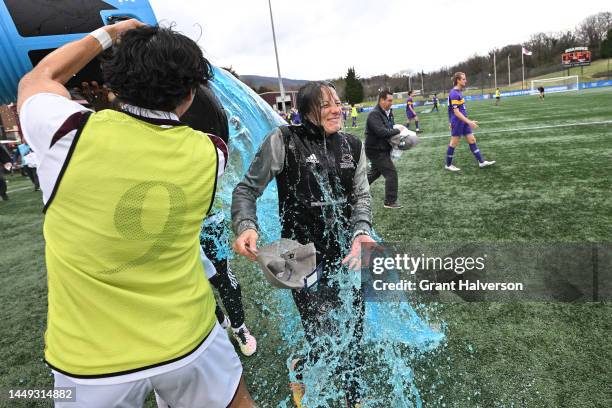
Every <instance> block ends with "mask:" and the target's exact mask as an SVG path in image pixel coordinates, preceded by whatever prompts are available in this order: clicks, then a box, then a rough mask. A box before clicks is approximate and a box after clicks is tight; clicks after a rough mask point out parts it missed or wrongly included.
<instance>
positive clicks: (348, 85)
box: [344, 67, 363, 105]
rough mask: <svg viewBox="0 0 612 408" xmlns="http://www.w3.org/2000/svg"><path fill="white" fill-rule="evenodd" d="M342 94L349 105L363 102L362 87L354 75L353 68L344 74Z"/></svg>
mask: <svg viewBox="0 0 612 408" xmlns="http://www.w3.org/2000/svg"><path fill="white" fill-rule="evenodd" d="M344 81H345V88H344V93H345V95H346V100H347V102H348V103H350V104H351V105H353V104H356V103H360V102H361V101H363V85H362V84H361V81H360V80H359V78H358V77H357V74H355V68H352V67H351V68H349V69H348V72H347V73H346V79H345V80H344Z"/></svg>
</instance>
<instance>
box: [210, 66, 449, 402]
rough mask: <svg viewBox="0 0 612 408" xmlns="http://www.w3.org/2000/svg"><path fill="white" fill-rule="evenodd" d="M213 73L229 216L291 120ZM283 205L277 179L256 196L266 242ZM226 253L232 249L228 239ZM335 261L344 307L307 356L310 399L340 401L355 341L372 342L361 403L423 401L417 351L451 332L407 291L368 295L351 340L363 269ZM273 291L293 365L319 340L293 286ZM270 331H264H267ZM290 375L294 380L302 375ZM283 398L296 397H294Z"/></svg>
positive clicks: (275, 234)
mask: <svg viewBox="0 0 612 408" xmlns="http://www.w3.org/2000/svg"><path fill="white" fill-rule="evenodd" d="M214 74H215V76H214V79H213V81H212V82H211V87H212V89H213V91H214V92H215V94H216V95H217V97H218V98H219V99H220V100H221V103H222V105H223V107H224V108H225V110H226V112H227V115H228V118H229V121H230V160H229V164H228V168H227V170H226V174H225V176H224V178H223V182H222V185H221V188H220V194H219V199H221V200H222V203H223V210H224V213H225V218H226V219H229V218H230V214H229V209H230V205H231V195H232V191H233V189H234V187H235V186H236V184H237V183H238V182H239V181H240V179H241V178H242V176H243V174H244V173H245V172H246V170H247V169H248V167H249V165H250V163H251V161H252V160H253V158H254V156H255V153H256V152H257V149H258V147H259V145H260V144H261V142H262V141H263V140H264V138H265V137H266V136H267V135H268V133H269V132H270V131H271V130H272V129H274V128H275V127H277V126H279V125H283V124H286V122H284V121H283V120H282V118H280V117H279V116H278V115H277V114H276V113H275V112H274V111H273V110H272V108H271V107H270V106H269V105H268V104H267V103H265V102H264V101H263V100H262V99H261V98H260V97H259V96H258V95H256V94H255V93H254V92H253V91H252V90H251V89H250V88H249V87H248V86H246V85H245V84H243V83H242V82H240V81H238V80H237V79H236V78H234V77H233V76H232V75H231V74H229V73H227V72H226V71H224V70H221V69H218V68H214ZM320 183H321V185H322V186H326V185H328V180H325V179H324V178H323V177H322V178H321V180H320ZM323 190H324V191H325V190H326V189H325V188H323ZM278 208H279V207H278V195H277V187H276V182H275V181H272V182H271V183H270V184H269V185H268V188H267V189H266V190H265V192H264V194H263V195H262V197H261V198H260V199H259V200H258V202H257V216H258V219H259V226H260V237H261V240H262V242H263V243H268V242H272V241H274V240H277V239H279V238H280V217H279V215H278V211H279V210H278ZM329 211H333V212H334V214H330V216H327V217H326V219H328V220H329V219H333V220H337V221H336V222H333V223H332V225H329V226H328V227H329V231H333V230H334V229H336V232H335V233H334V236H339V237H346V238H345V242H340V244H341V246H342V247H343V248H349V247H350V242H348V241H346V240H347V239H350V236H351V235H350V233H348V232H345V231H338V230H337V229H338V228H340V225H341V224H342V223H340V222H339V220H340V219H341V216H342V215H341V214H342V212H341V211H340V210H339V209H338V208H335V207H334V206H331V208H330V209H329ZM343 232H344V233H343ZM219 245H222V246H223V245H224V244H221V243H219ZM222 253H225V254H227V255H229V257H231V256H232V255H231V250H230V249H229V248H227V247H226V248H225V249H224V252H222ZM332 269H334V270H332V271H328V273H329V274H330V276H331V280H332V281H333V282H335V283H336V284H337V285H338V287H340V288H341V289H342V290H341V296H340V297H341V299H342V302H341V305H340V306H339V307H337V308H335V309H333V310H331V311H330V313H329V316H327V319H329V320H330V321H333V324H334V325H335V327H336V328H337V330H335V331H334V330H331V331H330V332H329V333H328V334H326V335H322V336H320V338H319V339H318V342H320V343H321V344H319V345H317V350H321V349H322V350H324V352H322V355H320V356H319V357H320V358H318V359H317V360H316V361H314V362H313V361H310V360H309V361H308V362H307V365H306V368H305V370H304V372H303V380H302V382H303V383H304V384H305V386H306V394H305V396H304V399H303V403H304V406H305V407H308V408H314V407H333V406H338V403H339V401H341V400H342V398H343V396H344V390H343V389H342V387H343V382H342V381H340V379H339V378H340V376H341V375H346V376H350V375H351V373H339V372H338V367H341V366H342V364H341V361H340V360H341V358H342V357H341V356H342V355H346V353H347V352H348V353H349V354H350V353H351V352H352V351H351V348H354V347H365V348H366V353H365V354H366V367H365V370H364V372H363V373H362V374H360V375H356V376H355V377H354V379H355V380H356V381H358V382H359V384H360V388H361V390H362V395H364V396H366V398H365V399H364V400H363V401H362V407H364V408H367V407H387V406H389V407H390V406H393V407H406V408H412V407H422V405H423V403H422V400H421V397H420V394H419V390H418V389H417V386H416V385H415V379H414V374H413V371H412V368H411V363H412V361H413V359H414V358H415V357H417V356H418V355H420V354H422V353H425V352H428V351H431V350H433V349H435V348H436V347H438V345H439V344H440V343H442V341H443V340H444V334H443V333H442V332H441V331H440V330H434V329H432V328H431V327H430V325H429V324H428V322H427V320H426V319H424V318H422V317H420V316H419V315H418V314H417V312H416V311H415V310H414V308H413V307H412V306H411V304H410V302H409V299H407V298H404V299H399V301H398V302H385V303H374V302H366V314H365V327H364V340H363V342H362V344H361V345H355V344H352V342H351V339H352V337H351V335H350V334H351V332H353V331H354V330H355V321H354V320H355V319H354V316H355V313H354V311H353V310H352V305H353V300H354V299H353V297H354V296H355V293H356V292H355V291H353V290H352V289H353V288H359V286H360V285H361V282H360V279H361V277H360V275H359V273H355V272H349V271H347V270H346V269H345V268H344V267H341V266H339V265H338V266H337V267H336V268H332ZM262 280H263V277H262ZM269 298H270V299H272V302H273V303H274V305H265V304H259V307H260V308H262V312H264V311H265V312H266V313H265V314H267V315H269V316H270V318H272V319H274V321H277V322H280V323H281V325H282V327H280V328H279V331H280V332H281V333H282V335H283V337H284V340H285V346H284V347H285V349H283V350H279V351H278V352H279V354H280V353H282V354H287V360H286V362H287V368H289V366H290V363H291V361H292V360H293V359H294V358H299V357H303V356H306V355H308V354H309V352H311V351H312V346H311V345H310V344H308V342H306V341H305V339H304V334H303V330H302V325H301V322H300V317H299V315H298V313H297V310H296V308H295V305H294V303H293V299H292V297H291V295H290V293H289V291H284V290H274V291H272V294H271V296H270V297H269ZM258 303H259V302H258ZM264 309H265V310H264ZM263 338H264V339H265V335H264V336H263ZM263 341H265V340H263ZM289 380H291V381H294V380H295V378H290V379H289ZM434 387H435V385H434ZM278 406H279V407H291V406H293V405H292V403H291V402H290V398H289V397H288V398H286V399H285V400H284V401H282V402H281V403H280V404H279V405H278Z"/></svg>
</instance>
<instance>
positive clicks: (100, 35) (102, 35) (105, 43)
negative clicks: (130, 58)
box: [89, 27, 113, 50]
mask: <svg viewBox="0 0 612 408" xmlns="http://www.w3.org/2000/svg"><path fill="white" fill-rule="evenodd" d="M89 35H91V36H92V37H93V38H95V39H96V40H98V42H99V43H100V45H101V46H102V49H103V50H106V49H108V48H110V47H111V46H112V45H113V39H112V38H111V36H110V34H109V33H108V31H106V30H105V29H104V28H103V27H100V28H98V29H97V30H94V31H92V32H91V33H89Z"/></svg>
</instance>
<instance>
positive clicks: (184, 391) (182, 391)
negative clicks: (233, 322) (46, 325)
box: [53, 329, 242, 408]
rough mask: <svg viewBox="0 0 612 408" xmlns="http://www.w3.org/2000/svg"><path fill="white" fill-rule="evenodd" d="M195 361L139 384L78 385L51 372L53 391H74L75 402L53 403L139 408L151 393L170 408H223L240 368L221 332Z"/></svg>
mask: <svg viewBox="0 0 612 408" xmlns="http://www.w3.org/2000/svg"><path fill="white" fill-rule="evenodd" d="M215 332H216V335H215V338H214V339H212V342H211V343H210V344H209V345H208V347H207V348H206V349H205V350H204V351H203V352H202V354H201V355H200V356H198V358H197V359H195V360H194V361H192V362H191V363H189V364H187V365H185V366H184V367H181V368H178V369H176V370H174V371H170V372H167V373H164V374H160V375H155V376H152V377H149V378H145V379H142V380H137V381H132V382H127V383H122V384H112V385H83V384H77V383H75V382H74V381H72V379H71V378H70V377H67V376H65V375H63V374H61V373H58V372H54V373H53V374H54V376H55V387H75V395H76V402H56V403H55V407H56V408H111V407H121V408H141V407H142V405H143V403H144V401H145V399H146V398H147V396H148V395H149V394H150V393H151V391H152V390H155V391H156V392H157V394H158V395H159V396H160V397H161V398H163V400H164V401H166V403H168V405H170V406H171V407H173V408H175V407H176V408H179V407H185V408H190V407H206V408H226V407H227V406H228V405H229V404H230V403H231V402H232V399H233V398H234V395H235V394H236V391H237V390H238V385H239V383H240V377H241V376H242V364H241V363H240V359H239V358H238V355H237V354H236V351H235V350H234V346H233V345H232V343H231V342H230V340H229V338H228V336H227V332H226V331H225V330H223V329H220V330H213V331H212V332H211V334H212V333H215Z"/></svg>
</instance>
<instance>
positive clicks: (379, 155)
mask: <svg viewBox="0 0 612 408" xmlns="http://www.w3.org/2000/svg"><path fill="white" fill-rule="evenodd" d="M365 152H366V156H367V158H368V159H369V160H370V164H371V166H370V171H368V183H369V184H372V183H373V182H374V181H376V180H377V179H378V178H379V177H380V176H383V177H384V178H385V204H393V203H395V202H396V201H397V170H396V169H395V165H394V164H393V161H391V151H390V150H373V149H366V151H365Z"/></svg>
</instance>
